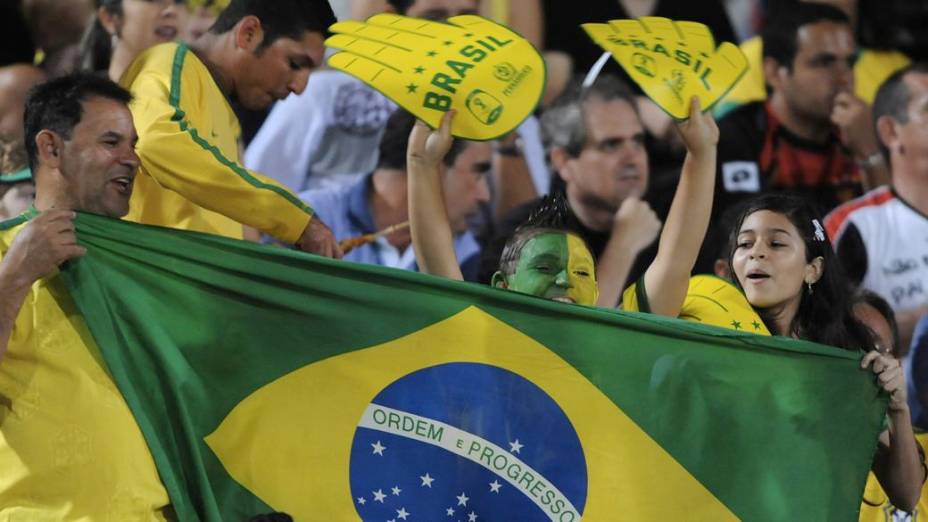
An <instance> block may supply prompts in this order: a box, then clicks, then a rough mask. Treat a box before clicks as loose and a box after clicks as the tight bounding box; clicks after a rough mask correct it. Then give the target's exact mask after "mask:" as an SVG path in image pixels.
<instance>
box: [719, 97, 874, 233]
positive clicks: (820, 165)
mask: <svg viewBox="0 0 928 522" xmlns="http://www.w3.org/2000/svg"><path fill="white" fill-rule="evenodd" d="M718 125H719V146H718V172H717V177H716V184H715V203H714V205H713V216H718V215H719V214H720V213H722V212H724V210H725V209H726V208H728V207H729V206H731V205H733V204H735V203H738V202H740V201H743V200H745V199H748V198H751V197H753V196H756V195H758V194H762V193H766V192H776V191H789V192H791V193H794V194H795V193H798V194H804V195H806V196H808V197H809V198H810V199H811V200H812V201H813V202H815V203H816V204H817V205H818V206H819V207H820V209H819V210H820V211H821V212H822V215H824V214H825V213H827V212H828V211H830V210H831V209H833V208H835V207H837V206H838V205H840V204H841V203H844V202H846V201H849V200H851V199H853V198H855V197H857V196H859V195H861V194H862V193H863V191H862V186H861V184H860V174H859V171H858V169H857V166H856V164H855V163H854V162H853V160H852V159H851V158H850V156H849V155H848V154H847V152H846V151H845V149H844V147H843V145H842V144H841V142H840V140H839V138H838V136H837V134H836V133H835V134H832V135H831V136H830V137H829V139H828V141H827V142H825V143H814V142H810V141H808V140H804V139H802V138H800V137H798V136H796V135H795V134H793V133H791V132H790V131H788V130H787V129H786V128H785V127H784V126H783V125H781V124H780V123H779V122H778V121H777V120H776V118H775V116H774V115H773V113H772V112H771V111H770V110H769V108H768V106H767V105H766V104H765V103H764V102H754V103H749V104H746V105H744V106H742V107H739V108H738V109H736V110H734V111H732V112H731V113H729V114H728V115H727V116H725V117H724V118H722V120H721V121H719V124H718Z"/></svg>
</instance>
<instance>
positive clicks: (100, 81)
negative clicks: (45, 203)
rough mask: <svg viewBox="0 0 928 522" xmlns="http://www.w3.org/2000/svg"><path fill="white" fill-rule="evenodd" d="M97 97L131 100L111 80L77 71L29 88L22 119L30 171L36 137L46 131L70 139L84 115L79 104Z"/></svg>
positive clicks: (33, 166)
mask: <svg viewBox="0 0 928 522" xmlns="http://www.w3.org/2000/svg"><path fill="white" fill-rule="evenodd" d="M97 96H99V97H102V98H107V99H110V100H114V101H118V102H121V103H124V104H126V105H128V104H129V102H130V101H132V95H131V94H129V91H127V90H125V89H123V88H122V87H120V86H119V85H117V84H116V83H114V82H113V81H112V80H110V79H108V78H104V77H101V76H97V75H95V74H89V73H81V72H79V73H73V74H69V75H67V76H62V77H60V78H56V79H54V80H51V81H49V82H46V83H42V84H39V85H37V86H35V87H34V88H33V89H32V90H31V91H29V97H28V98H27V99H26V109H25V116H24V117H23V120H24V127H25V145H26V152H27V154H28V155H29V168H31V169H32V172H33V173H35V172H37V170H38V169H37V167H38V160H39V153H38V148H37V146H36V144H35V138H36V136H37V135H38V134H39V133H40V132H42V131H43V130H50V131H52V132H54V133H56V134H58V135H59V136H61V138H62V139H64V140H69V139H71V131H72V130H74V127H75V126H76V125H77V124H78V123H80V121H81V118H82V117H83V114H84V108H83V105H82V103H83V102H85V101H87V100H88V99H90V98H93V97H97Z"/></svg>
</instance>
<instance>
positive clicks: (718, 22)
mask: <svg viewBox="0 0 928 522" xmlns="http://www.w3.org/2000/svg"><path fill="white" fill-rule="evenodd" d="M227 3H228V1H227V0H226V1H223V0H186V1H185V0H16V1H12V2H6V3H4V5H3V6H2V7H0V28H2V34H3V39H4V45H3V46H0V219H8V218H13V217H15V216H17V215H20V214H21V213H22V212H24V211H26V210H27V209H28V208H29V206H30V205H31V204H32V198H34V195H35V188H34V184H33V180H32V178H31V175H30V171H29V169H28V166H29V159H28V155H27V153H26V150H27V149H26V147H25V144H24V137H25V130H24V127H23V112H24V107H25V102H26V98H27V95H28V92H29V91H30V89H32V88H33V87H35V86H36V85H39V84H41V83H42V82H45V81H47V80H49V79H53V78H56V77H61V76H63V75H67V74H68V73H71V72H74V71H77V70H86V71H92V72H95V73H98V74H100V75H101V76H108V77H109V78H110V79H112V80H113V81H120V80H121V79H124V78H125V77H126V76H131V75H132V74H133V73H134V72H133V70H132V69H131V66H132V64H133V61H134V60H135V58H136V57H138V56H139V55H140V54H141V53H143V52H144V51H145V50H146V49H147V48H149V47H151V46H154V45H157V44H160V43H165V42H171V41H175V40H185V41H193V40H195V39H197V38H199V37H200V36H201V35H203V34H204V33H206V32H207V31H208V30H209V29H210V27H211V26H212V24H213V23H214V22H215V21H216V19H217V17H218V15H219V13H220V12H221V11H222V9H223V8H224V7H225V5H226V4H227ZM800 3H801V4H803V7H800V5H799V4H800ZM582 4H583V5H580V6H578V5H574V4H569V3H567V2H563V1H562V0H481V1H478V0H389V1H387V0H341V1H339V0H332V2H331V5H332V7H333V9H334V11H335V13H336V14H337V15H338V17H339V18H340V19H344V18H355V19H362V20H363V19H365V18H366V17H368V16H370V15H372V14H376V13H378V12H383V11H394V12H400V13H406V14H408V15H411V16H418V17H423V18H430V19H434V20H443V19H446V18H448V17H450V16H454V15H457V14H466V13H480V14H483V15H485V16H487V17H490V18H493V19H496V20H499V21H501V22H503V23H506V24H508V25H510V26H511V27H512V28H514V29H515V30H516V31H518V32H519V33H520V34H522V35H523V36H524V37H526V38H527V39H529V40H530V41H531V42H532V43H534V44H535V46H536V47H537V48H538V49H539V50H541V51H542V52H543V54H544V56H545V60H546V63H547V67H548V81H547V84H546V90H545V93H544V95H543V97H542V100H541V103H540V106H539V108H538V110H537V111H536V112H535V114H534V115H533V116H532V117H530V118H529V119H528V120H527V121H526V122H525V123H523V124H522V125H521V126H520V127H519V129H518V131H517V132H514V133H512V134H511V135H509V136H506V137H504V138H502V139H500V140H496V141H494V142H490V143H478V142H461V143H458V144H456V145H455V146H454V147H452V148H451V150H450V151H449V152H448V155H447V156H444V157H443V158H442V161H443V163H444V167H443V168H444V169H445V171H446V172H444V175H443V177H442V182H441V187H440V190H441V191H442V194H443V196H442V197H443V199H444V202H445V208H446V211H447V218H448V225H449V226H450V229H451V231H452V233H453V247H454V255H455V258H456V261H457V266H458V268H459V269H460V274H459V277H462V278H463V279H466V280H469V281H475V282H481V283H485V284H490V283H491V281H492V279H493V277H494V273H495V272H496V268H497V267H498V266H500V259H501V255H502V256H503V259H504V260H505V259H506V254H505V253H504V252H503V249H504V245H505V244H506V242H507V241H508V240H509V239H511V237H512V236H513V233H514V232H515V231H516V229H517V227H518V226H519V225H521V224H522V223H524V222H525V221H526V219H527V218H528V217H529V214H531V213H532V211H533V209H536V208H537V207H538V202H539V199H540V198H542V197H543V196H545V195H548V194H559V195H562V196H563V199H564V200H566V202H567V203H568V204H569V207H570V210H569V212H568V215H567V217H566V221H567V224H566V226H567V227H568V228H570V229H571V230H572V231H573V232H574V233H576V234H577V235H578V236H580V237H581V238H582V239H583V240H584V241H585V242H586V244H587V245H588V247H589V249H590V251H591V253H592V254H593V257H594V258H595V260H596V266H597V272H598V273H599V290H598V297H597V299H596V303H597V304H598V305H599V306H606V307H617V306H619V304H620V301H621V299H622V292H623V290H625V289H626V288H627V287H628V286H629V285H631V284H633V283H636V282H637V283H639V285H640V286H641V287H643V282H644V275H645V272H646V270H647V268H648V267H649V266H651V265H652V263H653V262H654V260H655V259H656V258H658V256H659V249H658V246H659V234H660V233H661V225H662V223H667V222H668V220H669V218H670V214H671V204H672V202H673V196H674V192H675V188H676V187H677V186H678V184H679V183H680V177H681V165H683V163H684V157H685V156H686V154H687V146H688V145H689V144H685V143H684V141H683V140H682V139H681V134H679V133H677V132H676V130H675V125H674V122H673V121H671V119H670V118H669V117H668V116H666V115H665V114H664V113H663V112H662V111H661V110H660V109H659V108H658V107H657V106H656V105H654V104H653V103H652V102H650V100H648V99H647V98H646V97H644V96H643V95H642V94H641V93H640V91H638V90H636V87H634V86H633V85H632V84H630V83H629V82H628V80H627V78H625V77H624V74H623V73H622V71H621V70H620V68H619V67H618V66H617V65H616V64H615V63H614V62H612V61H610V62H608V63H607V64H606V66H605V67H604V68H603V70H602V71H601V72H600V73H599V77H598V78H597V80H596V81H595V83H593V84H592V86H590V87H588V88H581V87H580V86H579V83H580V81H581V80H582V79H583V78H584V77H586V76H587V75H588V72H589V71H590V69H591V68H592V67H594V63H595V62H596V61H597V59H598V58H599V57H600V55H601V54H602V53H601V51H600V50H599V49H598V48H597V47H596V46H595V45H594V44H593V43H592V42H591V41H590V40H589V38H587V37H586V35H585V34H584V33H583V32H582V30H581V29H580V27H579V26H580V24H581V23H585V22H603V21H606V20H610V19H616V18H629V17H640V16H646V15H657V16H665V17H669V18H672V19H676V20H694V21H699V22H702V23H704V24H706V25H708V26H709V27H710V28H711V29H712V32H713V34H714V35H715V37H716V39H717V41H733V42H736V43H738V44H740V45H741V46H742V49H743V51H744V52H745V54H746V55H747V56H748V58H749V61H750V63H751V69H750V70H749V71H748V72H747V73H746V75H745V76H744V77H743V78H742V80H741V82H740V83H738V84H737V85H736V86H735V88H734V89H733V90H732V91H731V92H730V93H729V94H728V95H727V96H726V97H725V98H724V99H723V100H722V101H720V102H719V103H718V104H717V105H716V106H715V107H713V108H712V111H713V114H714V115H715V117H716V118H717V120H718V128H719V131H720V133H719V137H718V142H719V143H718V159H717V171H716V173H715V174H716V179H715V186H714V201H715V203H714V205H712V209H711V225H710V229H709V232H708V235H707V237H706V240H705V242H704V243H703V244H702V248H701V249H700V252H699V256H698V258H697V259H696V260H695V269H694V270H693V272H694V273H711V274H715V275H717V276H719V277H722V278H731V277H733V273H732V266H731V263H730V262H729V257H730V256H729V252H730V251H731V249H732V248H733V246H732V239H731V238H730V230H731V229H732V227H733V226H734V224H735V222H734V220H735V219H737V216H738V215H739V212H740V211H743V208H742V207H739V205H740V204H741V203H743V202H744V201H745V200H747V199H749V198H751V197H754V196H758V195H762V194H772V193H787V194H793V195H799V196H803V197H806V198H809V199H810V200H811V201H813V202H814V204H815V205H818V206H819V209H818V211H819V212H820V215H821V216H822V217H824V216H826V215H827V217H825V218H824V220H823V221H822V222H821V223H818V221H815V223H816V228H815V229H813V233H814V234H815V235H816V237H817V234H818V233H819V232H821V233H822V234H826V236H823V237H827V239H828V240H829V241H830V242H831V243H832V244H833V245H834V247H835V249H836V253H837V257H838V259H839V261H840V262H841V264H842V266H843V268H844V270H845V271H846V272H847V274H848V276H849V279H850V280H851V281H852V282H853V284H854V286H855V290H856V291H858V292H860V293H861V295H862V296H863V297H861V303H862V304H861V306H863V307H865V308H866V307H869V308H867V310H872V314H875V316H876V317H877V318H876V319H873V322H872V323H871V322H869V321H868V320H867V319H863V317H865V316H867V314H868V313H871V312H868V311H861V312H860V316H861V317H862V320H864V322H866V323H867V324H868V326H871V328H872V329H873V330H874V332H875V333H876V334H877V336H876V337H877V338H878V343H877V345H878V346H880V347H881V351H883V352H884V353H886V354H889V355H892V356H893V357H895V358H898V359H899V360H901V361H904V365H903V366H904V368H905V372H906V380H907V385H908V403H909V407H910V410H911V412H912V421H913V426H914V428H915V429H916V431H919V432H920V431H923V430H928V355H926V354H925V351H926V350H928V67H926V66H925V65H923V64H924V63H926V61H928V33H925V32H924V31H923V30H922V28H923V27H925V25H926V23H928V4H924V3H922V2H912V1H907V0H881V1H873V0H834V1H823V2H821V3H819V4H813V3H811V2H798V1H796V0H768V1H759V0H729V1H724V0H701V1H699V2H692V1H683V0H644V1H640V0H625V1H614V0H612V1H607V0H585V1H584V2H583V3H582ZM900 71H902V72H901V73H900ZM123 83H125V81H124V82H123ZM290 90H291V91H292V93H289V96H284V97H282V98H283V99H281V100H280V101H278V102H277V103H275V104H273V105H270V106H268V107H267V108H260V107H255V105H261V104H250V103H239V104H233V109H234V111H235V114H236V116H237V117H238V120H239V122H240V124H241V129H240V133H239V136H238V137H239V138H240V151H241V158H242V162H243V163H244V165H245V166H246V167H247V168H249V169H252V170H254V171H257V172H261V173H263V174H265V175H267V176H269V177H270V178H272V179H274V180H276V181H277V182H279V183H280V184H282V185H283V186H285V187H287V188H288V189H290V190H291V191H292V192H293V193H296V194H299V197H300V198H301V199H302V200H303V201H305V202H306V203H307V204H308V205H309V206H310V207H312V208H313V209H314V210H315V212H316V216H318V217H319V218H320V219H321V220H322V222H324V223H325V224H327V225H328V227H330V228H331V230H332V233H333V234H334V237H335V239H336V240H338V241H342V242H343V241H345V240H350V239H356V238H359V237H363V236H370V235H371V234H376V233H377V232H379V231H382V230H384V229H387V228H389V227H394V229H393V231H392V232H390V233H386V234H383V235H380V236H377V237H371V238H370V240H368V241H361V242H358V244H357V245H356V247H355V248H353V249H352V250H351V252H346V253H345V259H347V260H350V261H356V262H364V263H373V264H379V265H383V266H390V267H394V268H400V269H407V270H418V269H419V263H417V258H416V255H415V253H414V252H413V249H412V248H411V246H412V244H413V239H414V238H413V234H412V233H410V231H409V230H408V229H407V228H406V227H404V223H405V222H407V221H408V220H409V219H410V211H409V201H408V197H409V194H411V190H410V188H409V186H408V184H407V178H411V177H412V176H407V170H408V165H407V156H406V153H407V145H408V141H409V139H410V138H409V135H410V132H411V131H412V130H413V127H414V124H415V121H414V119H413V118H412V117H411V116H409V115H408V114H406V113H404V112H403V111H402V110H397V107H396V105H395V104H394V103H393V102H392V101H390V100H388V99H387V98H385V97H383V96H382V95H380V94H379V93H377V92H376V91H373V90H372V89H370V88H369V87H367V86H365V85H364V84H362V83H361V82H359V81H357V80H355V79H353V78H351V77H349V76H347V75H345V74H343V73H340V72H338V71H334V70H328V69H326V68H325V67H324V66H319V67H316V68H314V69H313V70H312V72H311V74H310V75H309V79H308V82H307V84H306V85H305V89H304V88H302V87H298V88H291V89H290ZM233 101H235V100H233ZM137 190H139V189H138V186H137ZM152 190H154V189H152ZM146 212H148V210H146V209H138V208H136V207H133V209H132V210H130V218H131V219H134V220H137V221H142V222H157V220H155V221H146V219H147V217H146V216H149V215H150V214H146ZM191 228H194V229H195V228H196V227H191ZM819 228H821V230H819ZM284 235H286V234H284ZM242 236H243V237H245V238H247V239H251V240H254V241H263V242H268V243H277V244H280V243H282V242H283V243H286V242H290V243H294V241H283V238H282V237H280V236H277V237H272V236H271V235H269V234H266V233H262V232H260V231H258V230H256V229H255V228H251V227H244V228H243V231H242ZM291 236H292V234H291ZM297 243H298V242H297ZM427 271H430V272H433V273H434V272H436V271H434V270H427ZM437 272H439V273H441V271H440V270H438V271H437ZM453 275H457V274H453ZM649 290H651V288H650V285H649ZM812 292H813V290H812V285H811V284H810V285H809V293H810V294H811V293H812ZM627 300H628V297H626V301H627ZM640 305H641V303H637V306H640ZM652 305H653V303H652ZM872 314H871V315H872ZM873 325H875V326H873ZM869 488H870V487H869V486H868V492H871V491H870V489H869ZM865 500H866V498H865ZM884 501H885V499H882V500H874V501H873V503H874V504H875V505H880V504H881V503H882V502H884ZM900 516H902V515H900Z"/></svg>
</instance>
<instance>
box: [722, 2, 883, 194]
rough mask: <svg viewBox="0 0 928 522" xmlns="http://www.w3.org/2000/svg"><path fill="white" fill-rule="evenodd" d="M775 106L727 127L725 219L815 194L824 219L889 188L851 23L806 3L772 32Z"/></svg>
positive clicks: (773, 22)
mask: <svg viewBox="0 0 928 522" xmlns="http://www.w3.org/2000/svg"><path fill="white" fill-rule="evenodd" d="M763 39H764V76H765V78H766V82H767V85H768V86H769V89H770V96H769V97H768V99H767V101H766V102H756V103H751V104H748V105H745V106H743V107H740V108H739V109H737V110H735V111H733V112H732V113H730V114H729V115H728V116H727V117H725V118H724V119H722V120H721V121H720V122H719V130H720V133H721V137H720V141H719V176H718V180H717V184H716V204H715V209H716V212H721V211H722V210H723V209H725V208H727V207H728V206H729V205H731V204H733V203H736V202H737V201H739V200H742V199H745V198H746V197H750V196H753V195H755V194H757V193H761V192H769V191H777V190H787V191H791V192H799V193H805V194H808V195H809V196H810V197H812V198H813V199H814V200H815V201H816V202H817V203H818V204H819V205H820V206H821V207H822V210H823V211H827V210H830V209H831V208H834V207H835V206H837V205H839V204H841V203H843V202H845V201H848V200H850V199H852V198H854V197H856V196H858V195H860V194H861V193H862V190H863V189H865V188H870V187H872V186H876V185H880V184H883V183H885V182H887V181H888V178H889V176H888V171H887V170H886V165H885V163H884V162H883V161H882V156H881V155H880V153H879V152H880V150H879V143H878V141H877V139H876V135H875V132H874V130H873V125H872V123H871V116H870V110H869V107H867V105H866V104H865V103H864V102H863V101H862V100H860V99H859V98H856V97H855V96H854V95H853V94H851V88H852V87H853V72H852V66H853V64H854V60H855V58H856V55H857V47H856V44H855V42H854V34H853V32H852V29H851V24H850V21H849V19H848V18H847V15H846V14H845V13H843V12H842V11H840V10H838V9H836V8H834V7H831V6H827V5H823V4H815V3H799V4H798V5H792V6H791V7H790V8H789V9H784V10H783V11H781V12H778V13H772V16H771V18H770V20H769V22H768V24H767V26H766V27H765V29H764V34H763Z"/></svg>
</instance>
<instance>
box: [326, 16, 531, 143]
mask: <svg viewBox="0 0 928 522" xmlns="http://www.w3.org/2000/svg"><path fill="white" fill-rule="evenodd" d="M329 30H330V31H331V32H333V33H336V34H334V35H333V36H331V37H330V38H328V39H327V40H326V41H325V44H326V45H327V46H329V47H332V48H335V49H339V50H340V52H338V53H336V54H334V55H332V56H331V57H330V58H329V60H328V63H329V66H330V67H332V68H334V69H338V70H340V71H344V72H346V73H348V74H350V75H352V76H354V77H356V78H358V79H360V80H361V81H363V82H365V83H367V84H368V85H370V86H371V87H373V88H374V89H376V90H378V91H380V92H381V93H383V94H384V95H385V96H387V97H388V98H390V99H391V100H393V101H394V102H396V104H397V105H399V106H400V107H402V108H404V109H406V110H407V111H409V112H411V113H412V114H414V115H416V116H417V117H418V118H419V119H421V120H423V121H425V122H426V123H428V124H429V125H431V126H432V127H433V128H437V127H438V125H439V123H440V122H441V118H442V115H443V114H444V113H445V112H447V111H449V110H451V109H454V110H456V111H457V116H456V117H455V119H454V124H453V126H452V128H451V133H452V134H453V135H455V136H457V137H460V138H465V139H470V140H490V139H494V138H497V137H499V136H502V135H504V134H507V133H509V132H510V131H512V130H513V129H515V128H516V127H517V126H518V125H519V124H520V123H522V121H523V120H525V118H527V117H528V116H529V115H530V114H531V113H532V111H534V110H535V107H536V106H537V105H538V101H539V100H540V99H541V94H542V91H543V90H544V84H545V63H544V60H543V59H542V58H541V55H540V54H538V51H537V50H536V49H535V48H534V47H533V46H532V44H531V43H529V42H528V40H526V39H524V38H522V37H521V36H519V35H518V34H516V33H514V32H512V31H511V30H509V29H508V28H506V27H504V26H502V25H499V24H497V23H495V22H492V21H490V20H487V19H485V18H482V17H480V16H475V15H463V16H455V17H452V18H449V19H448V22H447V23H442V22H432V21H428V20H422V19H419V18H410V17H405V16H399V15H393V14H380V15H375V16H372V17H370V18H368V19H367V21H366V22H357V21H345V22H338V23H336V24H334V25H332V26H331V27H330V28H329Z"/></svg>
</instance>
